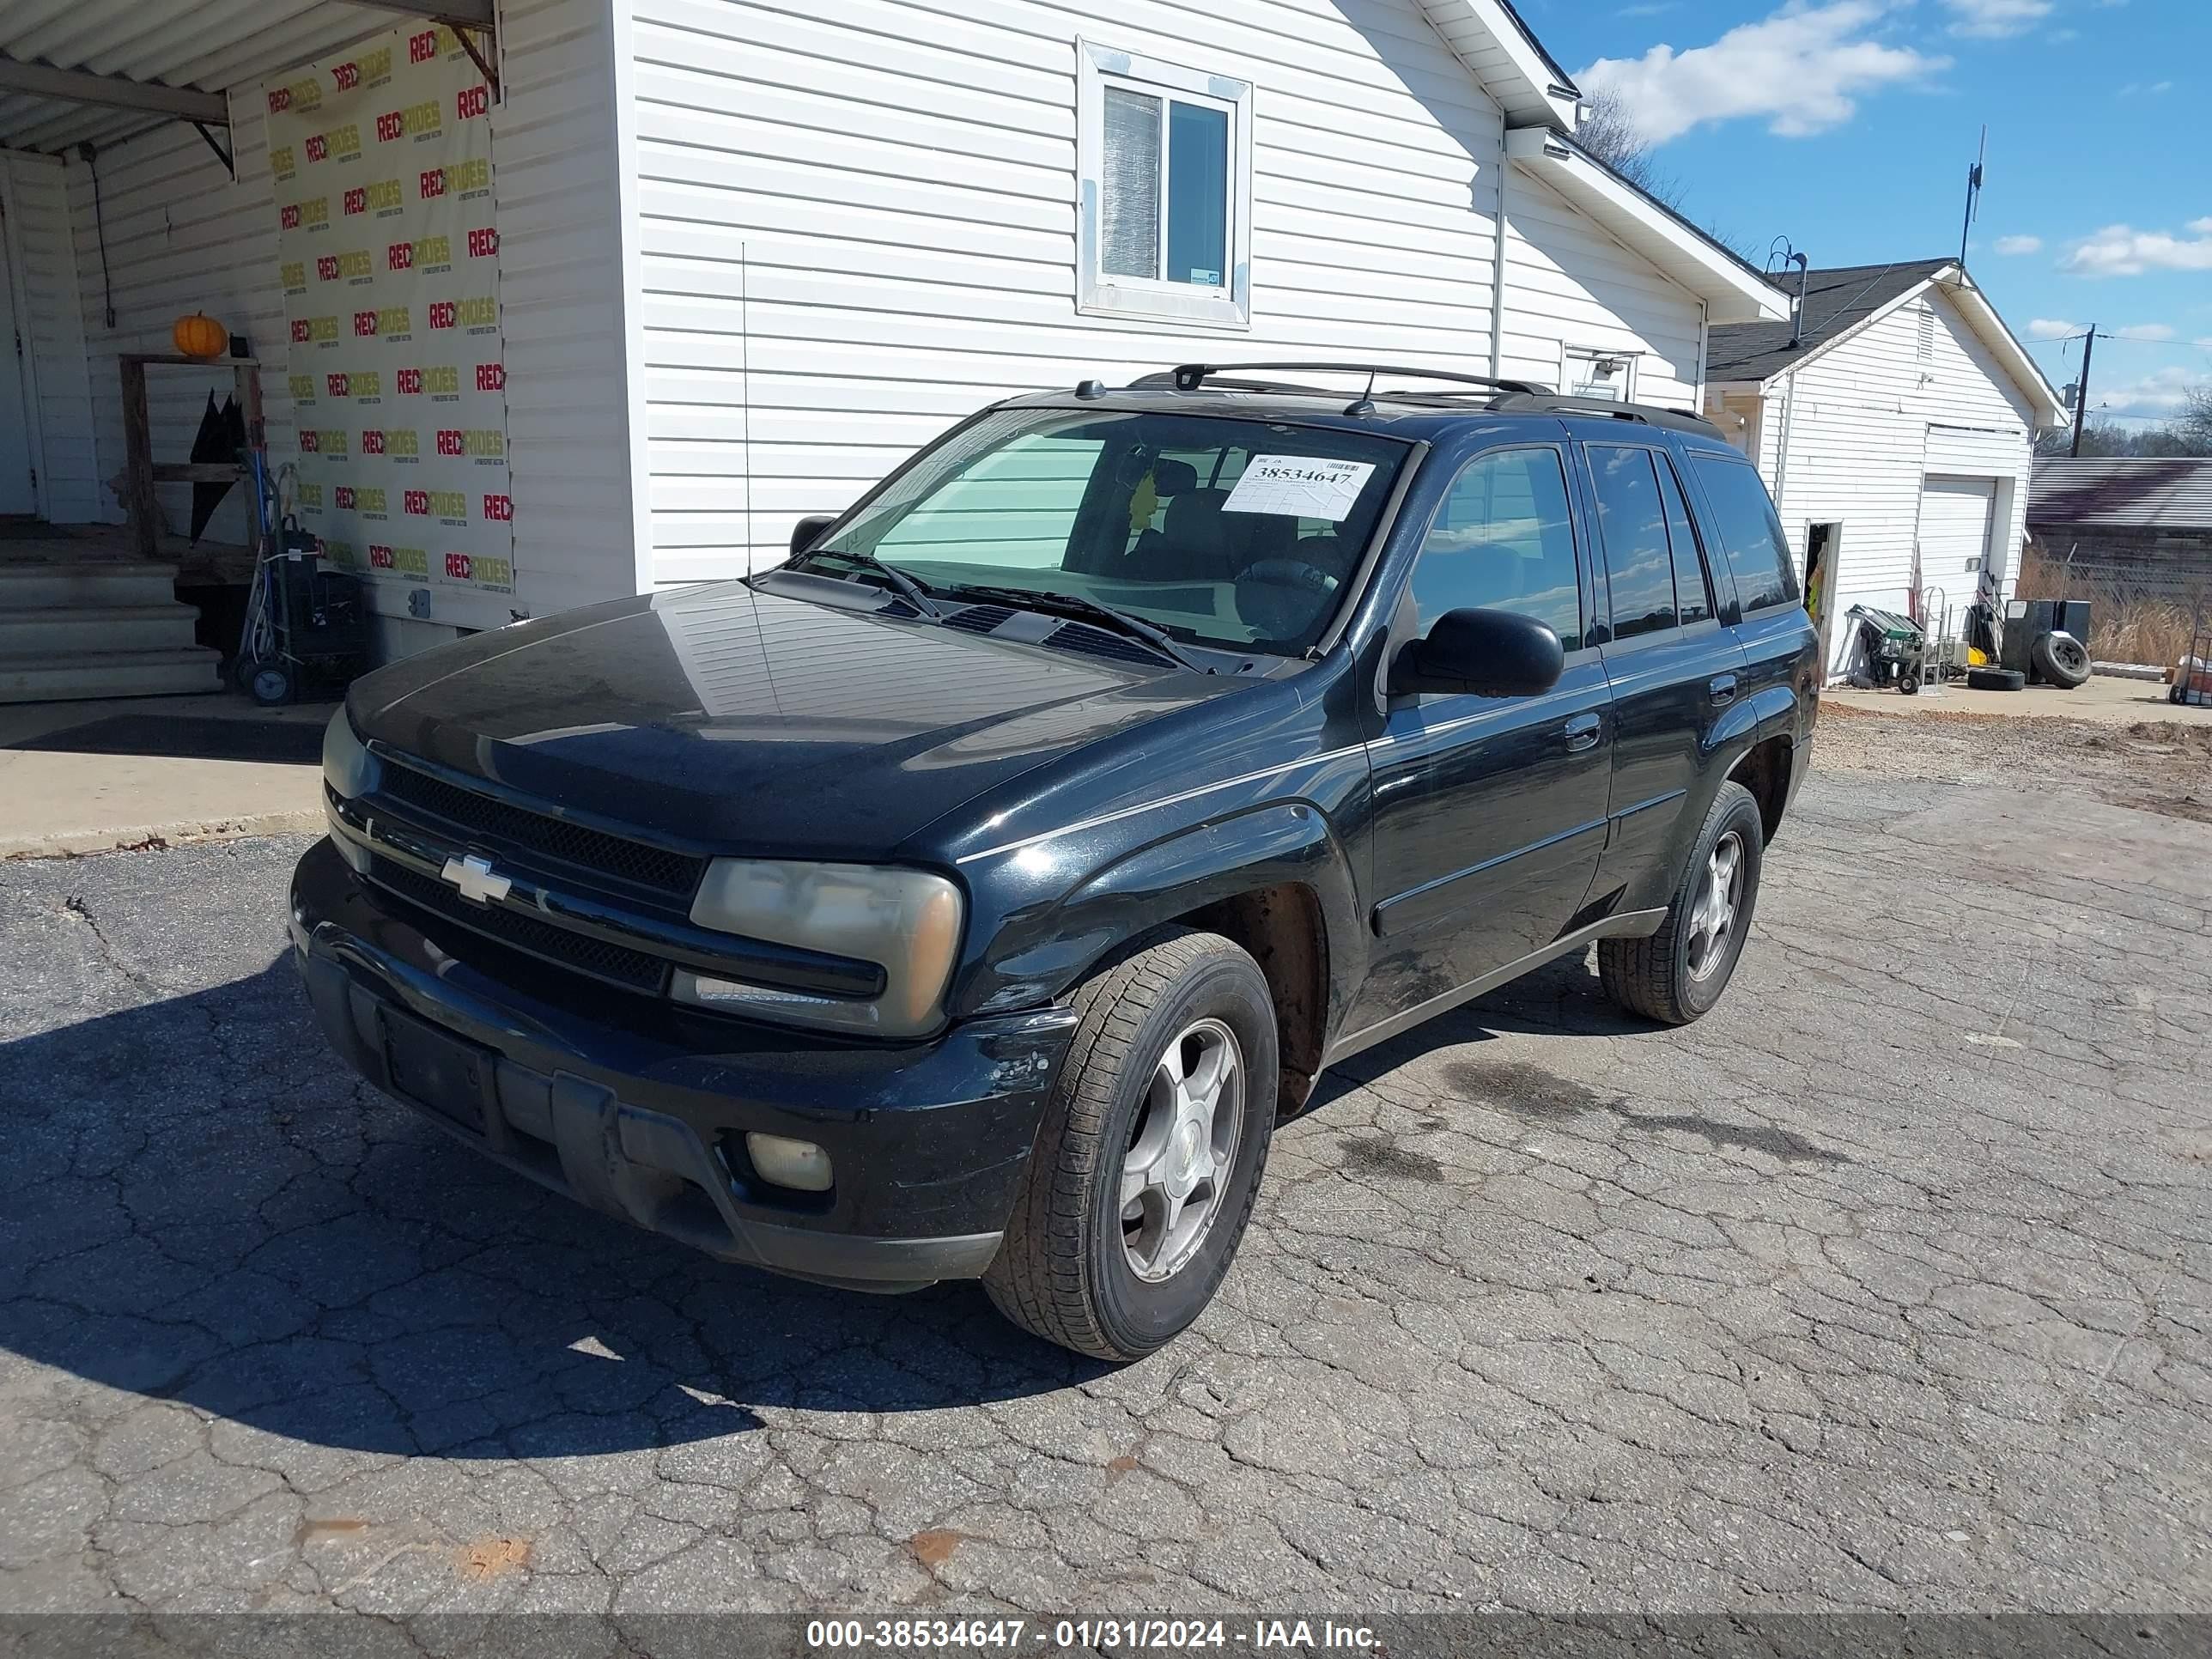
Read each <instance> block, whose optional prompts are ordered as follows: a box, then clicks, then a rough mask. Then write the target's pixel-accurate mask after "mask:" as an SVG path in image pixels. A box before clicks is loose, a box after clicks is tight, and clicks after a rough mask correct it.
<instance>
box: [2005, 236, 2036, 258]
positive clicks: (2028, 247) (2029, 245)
mask: <svg viewBox="0 0 2212 1659" xmlns="http://www.w3.org/2000/svg"><path fill="white" fill-rule="evenodd" d="M1996 250H1997V252H2000V253H2005V254H2013V253H2040V252H2043V238H2041V237H2040V236H2000V237H1998V238H1997V240H1996Z"/></svg>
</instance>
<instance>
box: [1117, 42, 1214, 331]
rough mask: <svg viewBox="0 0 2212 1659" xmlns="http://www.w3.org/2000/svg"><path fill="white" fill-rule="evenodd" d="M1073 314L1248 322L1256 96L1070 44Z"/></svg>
mask: <svg viewBox="0 0 2212 1659" xmlns="http://www.w3.org/2000/svg"><path fill="white" fill-rule="evenodd" d="M1075 52H1076V68H1077V85H1076V152H1077V153H1076V177H1077V186H1076V187H1077V197H1076V261H1077V264H1076V296H1077V297H1076V308H1077V309H1078V310H1079V311H1082V312H1085V313H1089V314H1091V315H1093V316H1107V317H1149V318H1158V319H1163V320H1167V321H1173V322H1180V323H1186V324H1197V325H1201V326H1208V327H1213V328H1237V329H1242V328H1248V327H1249V326H1250V325H1251V322H1252V85H1251V82H1249V81H1233V80H1231V79H1229V78H1228V77H1226V76H1218V75H1207V74H1204V73H1202V72H1200V71H1199V70H1189V69H1183V68H1182V67H1180V66H1178V65H1176V64H1164V63H1161V62H1160V61H1159V60H1158V59H1157V58H1140V57H1139V56H1137V55H1136V54H1134V53H1133V52H1117V51H1115V50H1114V49H1113V48H1112V47H1109V46H1098V45H1097V44H1095V43H1093V42H1091V41H1088V40H1078V41H1077V42H1076V43H1075Z"/></svg>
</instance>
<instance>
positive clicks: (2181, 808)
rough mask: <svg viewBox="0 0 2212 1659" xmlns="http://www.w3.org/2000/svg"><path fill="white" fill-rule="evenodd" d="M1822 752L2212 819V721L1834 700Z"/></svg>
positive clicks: (1972, 781) (1909, 774) (1886, 770)
mask: <svg viewBox="0 0 2212 1659" xmlns="http://www.w3.org/2000/svg"><path fill="white" fill-rule="evenodd" d="M1814 756H1815V758H1816V760H1817V762H1818V763H1819V765H1820V768H1821V769H1822V770H1823V771H1829V772H1838V771H1841V772H1877V773H1881V774H1884V775H1887V776H1891V777H1895V778H1907V779H1916V780H1920V781H1931V782H1932V781H1938V780H1940V781H1946V782H1956V783H1964V784H1969V785H1972V786H1975V787H2000V788H2004V787H2010V788H2017V787H2035V782H2036V781H2037V780H2043V781H2048V782H2049V783H2050V784H2051V786H2052V787H2057V788H2059V789H2061V790H2062V791H2063V792H2064V793H2069V794H2071V793H2077V792H2081V793H2090V794H2093V796H2095V797H2096V798H2097V799H2101V800H2105V801H2107V802H2110V803H2111V804H2112V805H2118V806H2131V807H2138V808H2141V809H2142V810H2144V811H2152V812H2159V813H2163V814H2165V815H2166V816H2167V817H2178V818H2185V819H2189V820H2191V821H2193V822H2195V823H2212V725H2203V724H2183V723H2180V722H2179V721H2172V720H2160V719H2158V718H2155V717H2153V718H2150V719H2147V720H2130V721H2127V722H2124V723H2119V722H2110V721H2091V720H2067V719H2064V718H2063V717H2060V716H2057V715H2033V716H2025V717H2022V716H2013V715H2005V714H1981V713H1972V712H1968V711H1966V710H1963V709H1945V708H1928V709H1923V708H1915V709H1913V710H1911V712H1910V713H1899V714H1891V713H1888V712H1887V711H1886V710H1885V711H1879V712H1878V711H1876V710H1873V709H1868V708H1859V707H1854V706H1852V705H1850V704H1847V703H1838V702H1827V703H1825V704H1823V705H1822V707H1821V709H1820V741H1819V742H1818V743H1817V744H1815V745H1814Z"/></svg>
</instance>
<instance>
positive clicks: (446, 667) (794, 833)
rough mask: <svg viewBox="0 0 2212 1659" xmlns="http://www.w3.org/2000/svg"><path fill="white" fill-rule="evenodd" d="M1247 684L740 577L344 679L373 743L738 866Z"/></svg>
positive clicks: (883, 830) (896, 821)
mask: <svg viewBox="0 0 2212 1659" xmlns="http://www.w3.org/2000/svg"><path fill="white" fill-rule="evenodd" d="M1250 684H1252V681H1251V679H1250V678H1249V677H1247V678H1242V679H1239V678H1227V677H1215V676H1209V675H1201V674H1193V673H1188V672H1185V671H1182V670H1178V669H1168V668H1152V667H1150V666H1146V665H1136V664H1121V663H1118V662H1115V661H1113V660H1110V659H1101V658H1094V657H1088V656H1085V655H1081V654H1079V653H1075V652H1073V651H1069V650H1065V649H1061V648H1060V647H1049V646H1025V645H1016V644H1009V643H1006V642H1003V641H996V640H992V639H987V638H984V637H982V636H981V635H975V634H973V633H969V632H964V631H963V630H961V629H952V628H945V627H941V626H939V625H938V624H936V623H928V622H920V621H915V622H909V621H893V620H886V619H884V618H881V617H877V616H875V615H872V614H869V613H867V612H866V611H853V610H848V609H846V608H844V607H842V605H832V604H818V603H815V602H812V601H810V600H806V599H796V598H791V597H787V596H786V595H783V594H780V593H770V592H758V591H756V590H755V589H754V588H753V587H751V586H747V585H746V584H744V583H742V582H729V583H720V584H716V585H715V586H711V587H700V588H689V589H683V590H679V591H677V592H669V593H660V594H652V595H647V596H644V597H641V598H638V599H622V600H617V601H615V602H613V603H611V604H608V605H595V606H592V607H589V608H587V609H586V610H582V611H569V612H567V613H564V614H562V615H561V616H558V617H549V618H546V619H544V620H543V621H537V622H526V623H519V624H517V625H515V626H513V627H511V628H503V629H497V630H495V631H494V632H490V633H486V634H482V635H477V636H476V637H475V638H473V639H470V640H467V641H461V642H459V643H458V644H455V645H453V646H448V647H441V648H440V649H438V650H435V651H430V652H426V653H423V654H422V655H420V656H416V657H410V658H408V659H404V660H403V661H400V662H397V663H394V664H392V665H390V666H389V667H386V668H382V669H379V670H378V671H376V672H374V673H373V674H370V675H368V676H367V677H366V678H362V679H361V680H359V681H357V682H356V683H355V685H354V687H353V689H352V690H351V692H350V693H349V696H348V697H347V699H346V706H347V708H348V710H349V713H350V714H351V717H352V719H353V721H354V725H355V727H356V730H357V731H358V732H360V733H361V734H362V737H364V738H368V739H369V740H370V741H371V742H372V743H380V744H385V745H386V746H388V747H389V748H391V749H392V750H396V751H397V752H398V753H400V754H404V755H417V756H421V757H425V758H427V759H429V760H432V761H435V762H436V763H439V764H440V765H442V766H445V767H447V768H449V769H452V770H453V771H455V772H459V773H462V774H465V775H470V776H472V777H477V778H483V779H485V780H488V781H492V782H495V783H499V784H502V785H505V786H507V787H509V788H512V789H514V790H517V791H519V792H520V793H524V794H526V795H529V796H532V797H535V798H537V799H539V800H542V801H544V802H545V803H547V804H548V805H552V806H555V807H557V808H559V809H562V810H563V811H569V812H574V813H575V814H577V815H579V816H580V817H599V818H603V819H611V820H614V821H616V822H617V823H622V824H627V825H630V826H634V827H635V828H637V829H645V830H650V831H653V832H657V833H659V834H660V835H663V836H671V837H675V838H678V839H680V840H684V841H689V842H699V843H702V844H705V845H707V846H708V847H711V848H717V849H720V850H726V851H729V852H734V853H754V854H779V853H788V854H797V855H808V856H817V857H832V858H835V857H846V858H856V859H858V858H880V857H882V856H883V855H884V854H885V853H887V852H889V851H890V850H891V849H892V848H896V846H897V845H898V844H899V843H900V842H902V841H904V840H905V839H906V838H907V837H908V836H911V835H912V834H914V833H915V831H917V830H919V829H922V828H923V827H924V826H926V825H927V824H929V823H933V821H935V820H936V819H938V818H939V817H943V816H944V815H945V813H946V812H948V811H952V810H953V809H954V808H956V807H957V806H959V805H962V804H963V802H966V801H968V800H970V799H974V798H975V796H976V795H978V794H980V793H982V792H983V791H985V790H987V789H989V788H991V787H993V786H994V785H996V784H999V783H1002V782H1004V781H1006V780H1007V779H1009V778H1011V777H1013V776H1016V775H1019V774H1021V773H1023V772H1026V771H1028V770H1030V769H1033V768H1035V767H1037V766H1040V765H1042V764H1043V763H1046V762H1048V761H1050V760H1052V759H1053V758H1054V757H1057V756H1060V755H1062V754H1065V753H1066V752H1067V751H1068V750H1072V749H1073V748H1075V747H1077V746H1079V745H1080V744H1084V743H1086V742H1089V741H1091V740H1094V739H1096V738H1101V737H1103V736H1105V735H1107V734H1109V733H1110V732H1119V731H1122V730H1126V729H1127V728H1128V727H1130V726H1136V725H1140V724H1142V723H1144V722H1146V721H1148V720H1154V719H1157V718H1158V717H1159V716H1161V715H1163V714H1169V713H1170V712H1172V711H1174V710H1176V709H1178V708H1186V707H1188V706H1189V705H1190V704H1192V703H1194V702H1202V701H1204V700H1206V699H1207V698H1209V697H1213V696H1220V695H1223V694H1224V693H1226V692H1231V691H1234V690H1237V689H1238V688H1240V687H1245V686H1249V685H1250Z"/></svg>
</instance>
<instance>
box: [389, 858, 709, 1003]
mask: <svg viewBox="0 0 2212 1659" xmlns="http://www.w3.org/2000/svg"><path fill="white" fill-rule="evenodd" d="M368 874H369V879H370V880H372V881H374V883H376V884H377V885H378V886H380V887H381V888H383V889H384V890H386V891H387V892H390V893H393V894H396V895H397V896H399V897H400V898H402V899H404V900H405V901H406V902H408V903H410V904H411V905H413V906H414V907H415V908H416V909H418V910H422V911H426V912H428V914H429V915H431V916H433V917H435V918H436V919H437V920H438V921H441V922H445V923H448V924H450V925H451V926H452V927H461V928H466V929H468V930H469V931H470V932H471V933H481V934H483V935H484V936H485V937H487V938H489V939H496V940H498V941H499V942H500V943H501V944H502V945H512V946H513V948H514V949H516V950H518V951H528V952H530V954H531V955H532V956H536V957H544V958H545V959H546V960H547V961H549V962H555V963H559V964H560V965H561V966H562V967H564V968H573V969H575V970H576V971H577V972H578V973H581V974H589V975H591V976H592V978H594V979H600V980H605V981H608V982H609V983H610V984H614V985H620V986H623V987H625V988H627V989H629V990H633V991H654V992H657V991H659V990H660V989H661V987H662V986H663V984H664V982H665V980H666V977H667V972H668V964H667V963H665V962H664V961H662V960H661V959H660V958H659V957H656V956H652V955H649V954H648V953H647V952H646V951H633V950H631V949H629V947H628V946H627V945H610V944H608V943H607V942H606V941H605V940H604V939H593V938H592V937H591V936H590V935H589V934H587V933H571V932H569V930H568V929H567V928H566V927H556V926H554V925H553V924H552V923H551V922H550V921H538V918H536V917H535V916H526V915H522V914H521V913H520V912H519V911H515V910H506V909H501V908H498V907H497V906H495V905H483V904H471V903H470V902H469V901H468V900H466V899H465V898H463V897H462V896H460V895H459V893H457V892H455V891H454V890H453V889H452V888H450V887H448V886H447V885H446V884H445V883H443V882H441V881H435V880H433V879H432V878H430V877H428V876H425V875H422V874H420V873H418V872H416V871H413V870H410V869H409V868H408V867H407V866H405V865H404V864H400V863H398V862H396V861H394V860H391V859H387V858H377V859H374V860H371V862H370V864H369V869H368ZM441 931H443V930H441ZM455 954H456V955H465V950H463V951H455Z"/></svg>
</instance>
